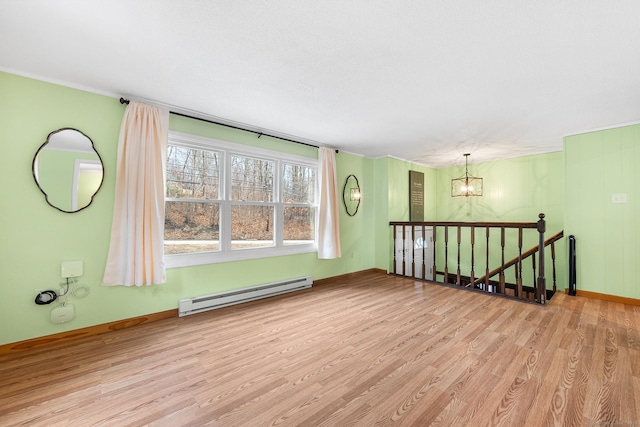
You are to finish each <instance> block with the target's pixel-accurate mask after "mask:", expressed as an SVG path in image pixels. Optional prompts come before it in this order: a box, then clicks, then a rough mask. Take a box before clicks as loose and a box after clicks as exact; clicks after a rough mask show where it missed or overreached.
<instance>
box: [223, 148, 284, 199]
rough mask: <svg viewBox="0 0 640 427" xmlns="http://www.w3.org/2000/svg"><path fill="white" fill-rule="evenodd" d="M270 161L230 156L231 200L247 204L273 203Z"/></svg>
mask: <svg viewBox="0 0 640 427" xmlns="http://www.w3.org/2000/svg"><path fill="white" fill-rule="evenodd" d="M273 169H274V164H273V162H272V161H269V160H263V159H254V158H251V157H243V156H231V198H232V200H244V201H249V202H272V201H273Z"/></svg>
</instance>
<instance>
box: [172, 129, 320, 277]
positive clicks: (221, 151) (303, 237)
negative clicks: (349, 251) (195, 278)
mask: <svg viewBox="0 0 640 427" xmlns="http://www.w3.org/2000/svg"><path fill="white" fill-rule="evenodd" d="M317 170H318V161H317V159H314V158H309V157H302V156H296V155H292V154H287V153H281V152H277V151H271V150H265V149H260V148H255V147H249V146H245V145H240V144H234V143H231V142H227V141H221V140H217V139H211V138H206V137H201V136H196V135H190V134H185V133H180V132H174V131H171V132H169V144H168V147H167V169H166V191H165V231H164V233H165V244H164V251H165V265H166V267H167V268H171V267H185V266H190V265H200V264H212V263H217V262H227V261H236V260H242V259H253V258H265V257H271V256H278V255H291V254H298V253H306V252H314V251H316V249H317V244H316V218H317V210H318V207H317V203H316V195H317V194H318V191H317V179H316V177H317Z"/></svg>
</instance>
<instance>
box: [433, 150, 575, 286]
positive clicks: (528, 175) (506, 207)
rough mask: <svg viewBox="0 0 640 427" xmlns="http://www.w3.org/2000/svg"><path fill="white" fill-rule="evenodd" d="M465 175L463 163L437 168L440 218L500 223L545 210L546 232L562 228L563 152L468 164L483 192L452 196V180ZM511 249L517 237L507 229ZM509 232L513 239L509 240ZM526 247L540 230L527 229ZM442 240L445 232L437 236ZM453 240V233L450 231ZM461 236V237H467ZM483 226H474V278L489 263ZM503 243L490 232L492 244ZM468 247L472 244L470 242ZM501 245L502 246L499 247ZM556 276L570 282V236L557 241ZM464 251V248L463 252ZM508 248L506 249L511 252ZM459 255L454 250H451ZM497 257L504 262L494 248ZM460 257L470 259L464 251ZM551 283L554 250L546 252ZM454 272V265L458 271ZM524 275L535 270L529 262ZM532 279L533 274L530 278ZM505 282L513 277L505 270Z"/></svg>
mask: <svg viewBox="0 0 640 427" xmlns="http://www.w3.org/2000/svg"><path fill="white" fill-rule="evenodd" d="M463 174H464V165H461V166H457V167H451V168H444V169H438V171H437V182H438V186H437V199H436V206H437V214H436V217H437V219H438V220H439V221H497V222H535V221H537V220H538V214H539V213H544V214H545V215H546V218H545V219H546V221H547V231H546V233H545V237H550V236H552V235H554V234H556V233H557V232H559V231H562V230H563V227H564V166H563V153H562V152H555V153H548V154H541V155H535V156H526V157H518V158H514V159H506V160H499V161H493V162H485V163H479V164H473V163H472V164H470V165H469V174H470V175H473V176H477V177H482V178H483V187H484V191H483V196H482V197H451V179H453V178H459V177H460V176H462V175H463ZM506 236H507V239H508V240H511V241H512V242H513V243H512V244H511V245H510V247H511V248H513V252H511V253H507V255H506V259H510V258H512V257H515V256H516V255H517V245H516V244H515V242H516V241H517V240H516V239H517V237H516V234H515V233H512V234H511V236H510V235H509V233H507V234H506ZM510 237H511V239H509V238H510ZM524 237H525V238H524V244H523V249H525V250H526V249H529V248H530V247H532V246H535V245H537V244H538V233H537V232H536V231H534V230H531V231H525V233H524ZM438 239H439V240H442V237H438ZM449 239H450V241H453V239H454V237H452V236H451V235H450V237H449ZM469 240H470V239H469V238H468V237H466V236H464V235H463V238H462V242H469ZM485 242H486V238H485V232H484V230H477V231H476V245H475V249H474V251H475V253H476V257H477V258H476V264H475V270H476V277H478V276H479V275H481V274H483V273H484V270H485V268H486V261H485V257H484V254H485V248H486V243H485ZM494 244H495V245H499V235H497V234H496V233H494V235H492V236H490V246H492V245H494ZM469 247H470V245H469ZM498 249H499V246H498ZM556 251H557V252H556V268H557V271H556V277H557V288H558V289H559V290H564V288H565V286H566V284H567V274H568V273H567V254H566V239H562V240H560V241H559V242H557V243H556ZM461 252H462V253H463V254H466V252H470V250H469V251H466V248H463V250H462V251H461ZM507 252H508V251H507ZM452 253H453V254H454V256H455V254H456V251H455V250H454V251H453V252H452ZM490 253H491V254H493V255H494V257H492V258H490V262H489V264H490V267H489V269H490V270H491V269H493V268H495V267H497V266H498V265H499V263H500V257H499V255H500V253H499V251H493V250H490ZM454 256H451V255H450V259H449V263H448V265H449V270H450V271H451V269H452V267H453V268H455V265H456V263H455V262H454V261H455V260H454ZM461 258H462V259H466V258H465V257H464V256H462V257H461ZM545 260H546V269H545V276H546V278H547V288H552V287H553V282H552V277H553V276H552V271H551V254H550V251H545ZM454 271H455V270H454ZM523 272H524V274H531V275H532V273H533V270H532V269H531V268H529V266H527V265H525V269H523ZM529 280H530V282H531V283H533V282H532V281H531V279H529ZM507 281H511V282H514V279H513V277H509V275H507Z"/></svg>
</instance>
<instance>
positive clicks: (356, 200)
mask: <svg viewBox="0 0 640 427" xmlns="http://www.w3.org/2000/svg"><path fill="white" fill-rule="evenodd" d="M350 179H353V180H354V181H355V185H356V186H355V187H351V186H349V180H350ZM348 186H349V190H348V191H347V187H348ZM354 190H355V191H354ZM361 196H362V193H361V190H360V183H359V182H358V178H356V176H355V175H353V174H351V175H349V176H347V178H346V179H345V180H344V187H342V203H343V204H344V210H345V211H346V212H347V215H349V216H354V215H355V214H357V213H358V208H360V199H361Z"/></svg>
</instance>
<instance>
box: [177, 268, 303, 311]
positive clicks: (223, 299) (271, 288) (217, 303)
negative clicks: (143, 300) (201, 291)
mask: <svg viewBox="0 0 640 427" xmlns="http://www.w3.org/2000/svg"><path fill="white" fill-rule="evenodd" d="M312 285H313V279H312V278H311V276H306V277H299V278H296V279H290V280H283V281H281V282H274V283H266V284H263V285H258V286H251V287H248V288H241V289H234V290H232V291H227V292H220V293H217V294H210V295H203V296H199V297H195V298H185V299H181V300H180V301H179V302H178V315H179V316H180V317H182V316H187V315H189V314H196V313H201V312H203V311H208V310H214V309H216V308H222V307H227V306H229V305H234V304H240V303H242V302H247V301H254V300H257V299H260V298H267V297H271V296H274V295H280V294H285V293H287V292H294V291H299V290H302V289H308V288H310V287H311V286H312Z"/></svg>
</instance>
